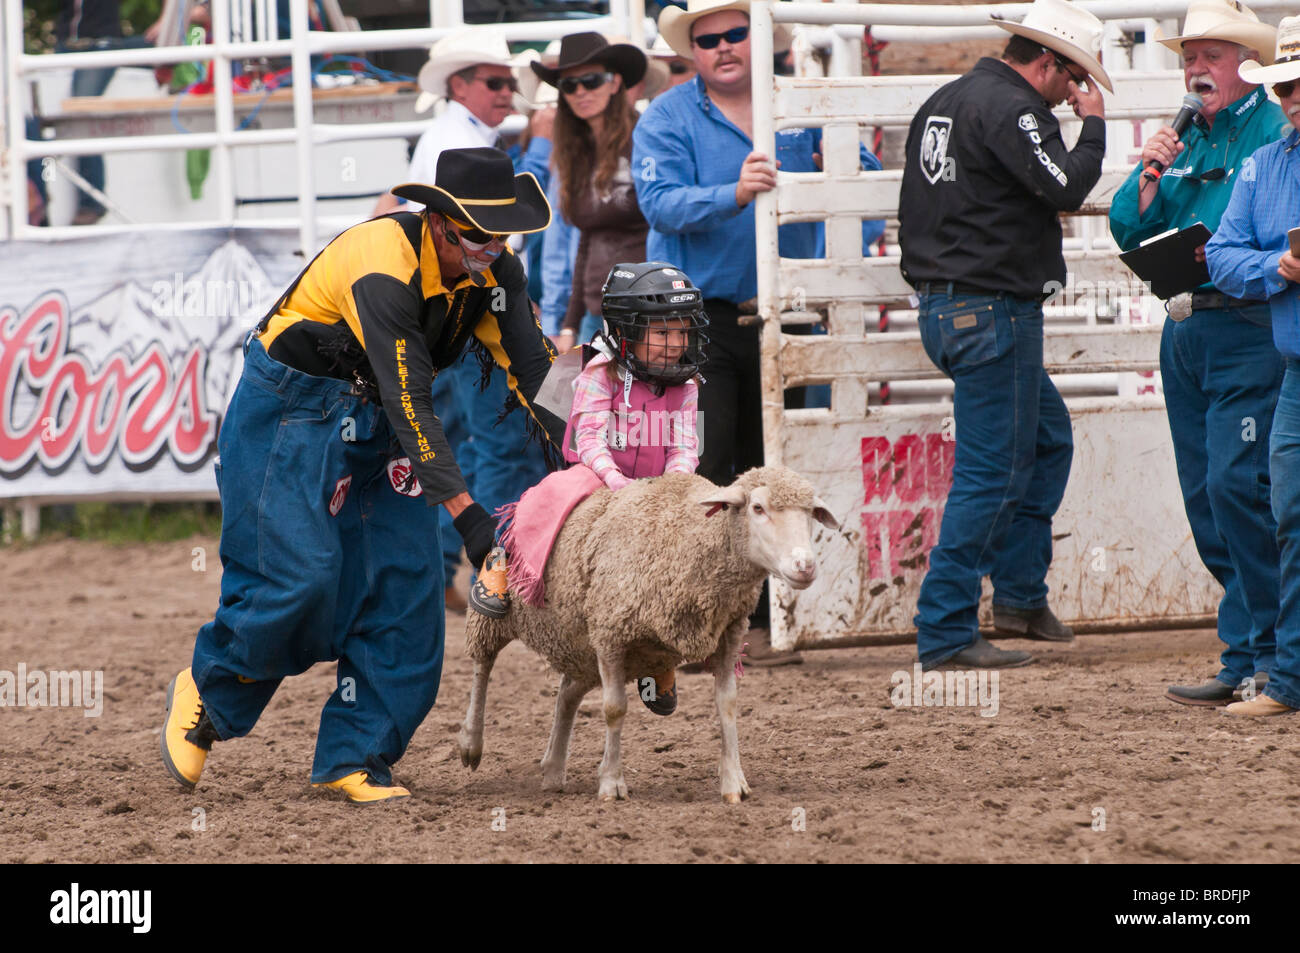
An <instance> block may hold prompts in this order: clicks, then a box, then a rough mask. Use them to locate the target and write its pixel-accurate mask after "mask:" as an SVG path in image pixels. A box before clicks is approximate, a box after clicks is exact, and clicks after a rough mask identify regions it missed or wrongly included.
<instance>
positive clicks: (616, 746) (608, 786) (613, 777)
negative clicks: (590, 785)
mask: <svg viewBox="0 0 1300 953" xmlns="http://www.w3.org/2000/svg"><path fill="white" fill-rule="evenodd" d="M598 661H599V663H600V682H601V686H602V689H603V697H604V703H605V704H604V708H605V756H604V757H603V758H601V759H600V771H599V772H598V774H597V778H598V779H599V780H600V788H599V790H598V791H597V792H596V796H597V797H599V798H600V799H601V800H602V801H613V800H620V801H621V800H624V799H625V798H626V797H627V782H625V781H624V780H623V752H622V747H621V745H622V735H623V718H624V717H625V716H626V715H627V686H626V685H625V684H624V683H623V682H624V677H623V675H624V671H623V655H622V653H618V654H614V655H611V656H608V657H606V656H605V655H599V654H598Z"/></svg>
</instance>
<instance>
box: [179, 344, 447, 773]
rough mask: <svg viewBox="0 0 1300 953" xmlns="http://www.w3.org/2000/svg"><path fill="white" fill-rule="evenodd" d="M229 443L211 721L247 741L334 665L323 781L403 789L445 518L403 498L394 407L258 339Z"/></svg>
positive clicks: (422, 687)
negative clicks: (282, 703) (395, 784)
mask: <svg viewBox="0 0 1300 953" xmlns="http://www.w3.org/2000/svg"><path fill="white" fill-rule="evenodd" d="M217 445H218V450H219V451H220V457H219V458H218V464H217V484H218V488H219V490H220V493H221V506H222V514H221V565H222V576H221V603H220V606H219V607H218V609H217V613H216V617H215V618H214V619H213V620H212V621H211V622H209V623H208V624H207V625H205V626H203V628H201V629H200V630H199V634H198V638H197V640H196V641H195V645H194V661H193V670H194V680H195V682H196V683H197V685H198V689H199V694H200V696H201V697H202V699H203V703H204V705H205V706H206V708H207V712H208V716H209V717H210V718H211V719H212V723H213V725H214V726H215V727H216V729H217V732H218V733H219V734H220V735H221V737H222V738H223V739H228V738H238V737H241V736H243V735H246V734H248V733H249V732H250V731H251V730H252V728H253V726H254V724H256V723H257V719H258V717H259V716H260V715H261V714H262V710H263V709H264V708H265V707H266V705H267V703H268V702H270V700H271V696H272V695H274V694H275V690H276V688H277V687H278V686H279V684H280V680H281V679H283V678H284V677H286V676H289V675H297V674H299V673H301V672H304V671H306V670H307V669H309V668H310V667H311V666H312V665H314V664H315V663H317V662H326V661H333V660H335V659H337V660H338V685H337V688H336V689H335V691H334V692H333V694H332V695H330V697H329V700H328V701H326V703H325V707H324V710H323V711H322V712H321V719H320V730H319V733H318V734H317V738H316V758H315V762H314V764H313V765H312V773H311V779H312V781H313V782H316V783H321V782H327V781H335V780H337V779H339V778H341V777H344V776H346V775H348V774H351V773H353V772H354V771H362V770H363V771H367V772H369V774H370V775H371V777H373V778H374V779H375V780H376V781H377V782H378V783H380V784H385V785H386V784H390V783H391V782H392V773H391V767H392V765H393V764H394V763H395V762H396V761H397V760H398V759H399V758H400V757H401V756H402V753H403V752H404V751H405V750H406V746H407V744H408V743H409V742H410V740H411V737H412V735H414V734H415V730H416V728H418V727H419V726H420V723H421V722H422V721H423V720H424V718H425V716H426V715H427V714H428V713H429V710H430V709H431V708H432V707H433V703H434V700H435V699H436V698H437V695H438V681H439V677H440V675H441V673H442V652H443V636H444V619H443V612H444V607H443V575H442V559H441V555H440V552H439V540H438V518H437V512H436V510H435V509H434V508H432V507H430V506H429V505H428V504H427V503H426V502H425V500H424V499H423V498H422V497H420V496H408V495H405V494H403V493H401V492H398V490H396V489H395V488H394V481H393V480H392V479H391V478H390V476H389V464H390V463H391V462H392V461H394V460H400V459H402V458H403V457H404V454H403V452H402V450H401V449H400V446H399V444H398V443H397V440H396V438H395V436H394V434H393V431H392V429H391V427H390V425H389V422H388V418H387V416H386V415H385V413H384V411H383V409H382V408H380V407H377V406H375V405H374V404H373V403H367V402H363V401H362V400H361V398H360V397H357V396H355V395H354V394H352V393H351V386H350V385H349V384H348V383H347V382H345V381H339V380H332V379H328V378H321V377H313V376H310V375H308V374H303V373H301V372H300V371H296V370H294V369H292V368H289V367H286V366H285V365H283V364H280V363H279V362H277V361H274V360H272V359H271V358H270V357H268V356H267V353H266V351H265V349H264V348H263V347H262V345H261V344H260V343H259V342H258V341H257V340H255V339H250V343H249V345H248V346H247V347H246V350H245V359H244V372H243V376H242V377H241V379H240V382H239V385H238V387H236V389H235V394H234V397H233V398H232V399H231V401H230V407H229V409H228V410H227V413H226V418H225V420H224V421H223V423H222V425H221V432H220V434H219V436H218V444H217ZM399 482H400V481H399Z"/></svg>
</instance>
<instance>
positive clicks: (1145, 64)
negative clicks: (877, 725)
mask: <svg viewBox="0 0 1300 953" xmlns="http://www.w3.org/2000/svg"><path fill="white" fill-rule="evenodd" d="M1079 5H1080V6H1083V7H1086V8H1088V9H1090V10H1092V11H1093V12H1094V13H1096V14H1098V15H1099V16H1101V17H1102V18H1103V19H1107V20H1110V21H1111V22H1109V23H1108V27H1107V34H1106V38H1107V43H1106V47H1107V50H1108V51H1109V55H1108V57H1107V59H1106V62H1107V66H1108V71H1109V72H1110V73H1111V76H1112V78H1113V79H1114V80H1115V94H1114V95H1113V96H1110V95H1108V96H1107V97H1106V118H1107V122H1108V143H1109V145H1110V148H1109V151H1108V155H1107V159H1106V163H1105V166H1104V174H1103V176H1102V178H1101V180H1100V182H1099V183H1098V184H1097V186H1096V188H1095V189H1094V190H1093V192H1092V193H1091V195H1090V196H1089V198H1088V200H1087V203H1086V205H1085V206H1084V208H1083V209H1082V210H1081V213H1080V215H1079V216H1075V217H1071V218H1070V219H1069V220H1068V221H1069V225H1068V226H1067V234H1068V235H1070V237H1069V238H1067V241H1066V250H1065V258H1066V264H1067V268H1068V270H1069V272H1070V276H1071V278H1070V283H1071V287H1072V288H1073V289H1075V290H1076V291H1077V290H1078V289H1088V290H1089V291H1090V292H1092V293H1093V296H1094V297H1095V296H1096V293H1097V292H1101V293H1102V294H1104V295H1106V296H1108V297H1110V298H1111V299H1112V301H1113V302H1114V303H1116V304H1117V305H1118V306H1117V307H1115V308H1114V309H1113V312H1112V316H1111V319H1110V322H1108V323H1098V320H1097V309H1095V308H1084V309H1077V308H1075V309H1064V310H1063V311H1062V310H1061V309H1058V312H1059V313H1058V317H1059V318H1061V320H1057V321H1054V322H1052V323H1051V324H1050V325H1049V327H1048V330H1047V333H1046V340H1045V348H1044V362H1045V365H1046V366H1047V369H1048V370H1049V371H1050V372H1051V373H1053V374H1054V375H1069V376H1068V377H1066V376H1062V377H1061V378H1060V380H1061V381H1062V382H1065V381H1068V380H1070V379H1071V378H1072V377H1073V378H1075V379H1080V378H1078V377H1075V375H1085V376H1087V375H1090V376H1091V377H1092V379H1094V380H1095V379H1096V376H1097V375H1110V377H1108V378H1107V380H1110V381H1117V380H1121V379H1122V378H1131V376H1132V375H1130V374H1127V373H1126V372H1146V373H1148V374H1149V372H1151V371H1153V370H1155V369H1157V368H1158V361H1159V359H1158V353H1159V351H1158V344H1159V335H1160V330H1161V327H1160V324H1159V323H1150V324H1148V323H1145V321H1144V316H1145V315H1144V312H1146V311H1147V310H1153V311H1154V310H1155V309H1149V307H1147V306H1149V305H1150V304H1152V303H1154V302H1153V299H1149V298H1148V299H1147V301H1146V302H1142V301H1139V300H1138V299H1139V298H1140V297H1141V286H1140V284H1139V283H1137V282H1136V279H1134V277H1133V276H1132V275H1131V274H1130V273H1129V272H1128V270H1127V269H1126V268H1125V267H1124V266H1123V264H1122V263H1121V262H1120V261H1119V260H1118V257H1117V252H1118V249H1117V248H1116V247H1115V245H1114V243H1113V241H1112V240H1111V238H1110V236H1109V231H1108V229H1107V226H1106V221H1105V218H1104V216H1105V213H1106V212H1107V210H1108V209H1109V206H1110V199H1111V197H1112V196H1113V194H1114V193H1115V191H1116V190H1117V189H1118V187H1119V185H1120V184H1121V183H1122V181H1123V179H1124V177H1125V176H1126V175H1127V174H1128V172H1129V171H1130V169H1131V168H1132V164H1133V162H1134V161H1135V159H1136V151H1137V148H1136V147H1135V143H1137V142H1140V141H1142V139H1143V138H1144V136H1143V135H1142V133H1141V128H1140V123H1141V122H1143V121H1148V120H1149V121H1154V122H1153V125H1152V126H1150V127H1148V128H1147V130H1146V132H1148V133H1149V132H1152V131H1154V125H1155V124H1159V123H1160V122H1164V121H1167V118H1168V116H1169V115H1170V114H1171V113H1172V112H1173V111H1174V110H1175V109H1176V108H1177V103H1178V102H1179V101H1180V100H1181V98H1182V96H1183V94H1184V92H1185V90H1184V88H1183V79H1182V74H1181V71H1179V70H1177V69H1173V68H1170V67H1173V66H1174V64H1175V62H1176V60H1174V58H1173V55H1172V54H1171V53H1168V52H1166V51H1165V50H1164V49H1163V48H1162V47H1159V46H1157V45H1156V44H1154V43H1153V42H1151V41H1152V40H1153V39H1154V37H1153V34H1154V31H1155V29H1156V28H1157V26H1158V23H1157V21H1164V23H1163V25H1164V26H1165V27H1166V31H1167V32H1166V35H1172V31H1173V30H1175V29H1176V27H1177V20H1176V18H1181V17H1182V16H1183V15H1184V13H1185V12H1186V5H1185V3H1184V2H1182V0H1132V2H1129V0H1097V2H1088V0H1084V2H1081V3H1080V4H1079ZM1027 8H1028V5H1027V4H1019V5H1006V6H1000V7H991V6H988V7H985V6H961V7H956V6H943V5H925V6H921V5H904V4H900V5H893V4H890V5H878V4H877V5H873V4H863V5H854V4H843V3H833V4H804V3H772V2H771V0H755V2H754V4H753V7H752V11H751V36H752V37H753V46H752V61H753V64H754V77H753V81H754V147H755V149H757V150H759V151H761V152H767V153H768V154H774V151H773V150H774V144H775V134H776V132H777V130H779V129H782V128H787V127H794V126H799V127H820V128H821V129H822V130H823V152H822V154H823V157H824V159H823V161H824V169H823V171H822V172H820V173H803V174H788V173H778V176H777V179H778V187H777V189H776V190H775V191H773V192H770V193H766V194H764V195H762V196H760V197H759V199H758V203H757V209H756V211H757V226H756V229H757V245H758V315H759V320H760V321H761V322H762V340H763V350H762V361H763V424H764V441H765V450H766V454H767V459H768V460H769V461H782V462H785V463H787V464H788V465H791V466H793V467H795V468H796V469H798V470H800V471H802V472H805V473H807V474H809V475H810V476H811V477H812V478H813V480H814V482H815V483H816V484H817V486H818V488H819V491H820V492H821V493H822V495H823V497H824V498H825V499H826V500H827V501H828V502H830V503H831V506H832V509H834V510H835V511H836V513H837V515H839V516H840V517H841V518H842V519H843V520H844V524H845V526H844V531H843V532H842V533H839V534H836V533H831V532H829V531H821V533H820V537H821V538H820V542H819V553H820V555H821V557H822V562H823V566H822V570H821V572H820V575H819V578H818V581H817V582H816V583H815V584H814V586H813V587H812V588H811V589H809V590H808V591H807V592H805V593H802V594H798V595H796V594H795V593H792V592H790V591H788V590H784V589H783V588H782V587H780V586H778V587H776V589H775V590H774V595H775V600H776V601H775V603H774V607H773V612H772V618H773V633H772V634H773V641H774V643H775V644H777V645H781V646H785V647H791V646H795V645H810V644H824V643H827V642H842V643H855V642H863V641H872V640H875V639H879V638H882V637H883V638H890V637H905V636H907V635H908V634H910V633H911V632H912V631H914V629H913V625H912V620H911V616H912V613H913V612H914V611H915V605H916V594H917V591H918V590H919V586H920V581H921V578H922V577H923V576H924V572H925V567H926V564H927V556H928V553H929V550H930V548H931V547H932V546H933V545H934V543H935V542H936V541H937V537H938V528H939V523H940V520H941V518H942V509H943V504H944V501H945V499H946V496H947V490H948V485H949V484H950V482H951V471H952V461H953V442H952V436H953V435H952V427H953V422H952V417H951V406H950V404H947V403H942V402H938V403H936V402H934V400H935V398H942V397H944V396H945V395H946V394H950V392H951V390H950V385H946V382H944V381H943V380H942V376H941V375H940V373H939V372H938V371H937V370H936V369H935V368H934V366H933V365H932V363H931V362H930V360H929V359H928V357H927V356H926V355H925V353H924V350H923V349H922V347H921V342H920V335H919V333H918V332H917V331H916V330H915V315H914V312H911V311H909V310H908V306H907V304H902V306H901V311H900V316H901V317H902V318H903V320H901V321H896V322H894V324H893V327H894V328H895V329H892V330H891V331H890V332H889V333H868V332H869V327H873V326H874V321H870V320H868V315H869V314H871V313H874V311H875V306H876V305H879V304H883V303H894V304H898V303H900V302H906V301H907V300H908V298H909V296H910V294H911V290H912V289H911V288H910V287H909V286H908V285H907V284H906V282H905V281H904V280H903V278H902V275H901V274H900V272H899V268H898V257H897V249H896V248H894V249H890V252H891V254H888V255H886V256H884V257H878V258H871V259H866V260H864V259H863V258H862V255H861V245H860V241H861V239H860V225H861V221H862V220H863V219H879V218H895V217H896V215H897V208H898V192H899V185H900V181H901V178H902V173H901V171H900V170H897V169H894V170H888V169H887V170H886V171H882V172H874V173H873V172H863V171H861V170H860V168H859V165H858V152H857V149H858V143H859V141H861V140H862V139H863V137H864V130H866V129H868V128H870V127H874V126H881V127H886V128H895V129H897V128H905V127H906V126H907V125H908V124H910V122H911V120H912V118H913V116H914V115H915V113H916V111H917V109H918V108H919V107H920V106H921V105H922V103H923V102H924V101H925V99H926V98H928V97H929V95H930V94H931V93H933V92H934V90H935V89H937V88H938V87H939V86H940V85H942V84H943V83H945V82H948V81H949V80H951V79H952V78H953V77H951V76H877V77H843V76H836V77H832V78H824V79H823V78H785V77H776V76H773V74H772V71H771V69H770V68H769V66H768V64H770V63H771V52H772V46H771V44H772V39H771V38H772V27H773V23H774V22H781V23H815V24H821V25H823V26H827V27H830V28H832V29H833V30H834V31H836V33H837V35H840V36H843V35H857V36H860V35H861V32H860V31H861V29H862V28H863V27H864V26H866V25H870V26H871V27H872V33H873V35H874V36H875V37H877V38H890V39H903V40H906V39H911V40H920V39H922V38H926V39H933V40H939V39H942V40H943V41H947V40H951V39H958V38H961V39H968V38H970V36H971V33H970V32H965V30H967V29H969V28H976V29H977V30H978V32H977V33H976V35H977V36H987V37H989V38H998V39H1004V38H1006V37H1007V34H1006V33H1005V32H1004V31H1002V30H999V29H997V28H996V27H990V26H989V25H988V22H987V16H988V14H989V13H990V12H991V11H992V10H994V9H998V10H1000V11H1002V12H1003V13H1004V14H1007V15H1011V16H1018V15H1019V14H1021V13H1023V12H1024V11H1025V10H1026V9H1027ZM1254 8H1255V9H1256V10H1260V9H1273V8H1276V9H1285V7H1284V6H1283V5H1281V4H1269V3H1257V4H1255V5H1254ZM847 24H851V25H852V26H846V25H847ZM891 27H895V28H896V29H891ZM956 28H963V31H958V32H954V30H955V29H956ZM1126 30H1127V31H1129V32H1130V35H1131V32H1132V31H1134V30H1141V31H1143V32H1144V33H1145V37H1146V40H1147V42H1146V44H1145V47H1141V48H1139V49H1138V50H1137V51H1136V54H1135V57H1134V64H1133V65H1134V66H1135V67H1136V69H1133V68H1130V67H1129V66H1128V65H1127V64H1124V63H1122V62H1120V60H1121V59H1122V58H1127V56H1128V53H1129V49H1130V48H1131V43H1126V42H1125V39H1126V38H1125V36H1124V32H1125V31H1126ZM1153 68H1154V69H1153ZM1060 115H1061V118H1062V120H1063V126H1064V127H1065V129H1066V135H1067V140H1068V139H1069V138H1070V130H1071V128H1077V122H1076V121H1075V120H1074V117H1073V115H1072V113H1070V112H1069V110H1068V109H1067V110H1063V111H1061V113H1060ZM808 220H824V221H825V222H826V249H827V250H826V257H825V259H823V260H816V261H805V260H787V259H782V258H780V257H779V255H778V252H777V228H778V226H779V225H780V224H783V223H786V222H794V221H808ZM1033 253H1034V252H1033V250H1032V249H1026V254H1027V255H1030V254H1033ZM1144 305H1146V306H1144ZM1157 307H1158V305H1157ZM1080 311H1083V312H1084V316H1083V317H1082V319H1080V318H1079V316H1078V315H1079V312H1080ZM1159 314H1160V316H1161V317H1163V310H1162V309H1160V311H1159ZM822 318H824V319H825V322H826V326H827V328H828V331H829V334H827V335H824V336H807V335H798V336H796V335H791V334H787V333H785V332H784V330H783V326H784V325H790V324H801V323H808V322H809V321H813V320H818V319H822ZM900 327H901V328H902V330H897V328H900ZM1117 375H1118V376H1117ZM882 381H887V382H900V381H925V382H926V384H927V387H926V388H923V389H921V390H920V391H914V392H913V396H914V397H916V398H918V399H922V400H928V401H929V402H926V403H916V404H907V405H902V406H882V405H879V404H877V403H874V397H873V395H875V394H876V393H878V390H877V384H878V382H882ZM821 383H829V384H830V385H831V391H832V399H831V407H830V408H829V409H817V410H786V409H785V408H784V400H783V397H784V392H785V390H786V389H787V388H791V387H796V386H800V385H805V384H821ZM1061 389H1062V390H1063V391H1064V392H1066V393H1067V395H1068V394H1069V393H1070V392H1071V389H1070V388H1069V387H1067V386H1062V387H1061ZM1116 389H1118V390H1119V393H1120V394H1125V393H1126V391H1125V389H1124V388H1122V387H1118V388H1113V389H1112V390H1111V393H1112V394H1115V393H1116ZM1143 389H1144V390H1148V391H1153V390H1154V388H1151V387H1146V388H1143ZM1137 390H1138V389H1137V388H1135V387H1129V388H1127V395H1126V396H1118V395H1117V396H1111V397H1089V398H1084V399H1076V400H1071V401H1069V406H1070V409H1071V415H1072V418H1073V423H1074V431H1075V442H1076V452H1075V463H1074V471H1073V474H1072V478H1071V483H1070V487H1069V490H1068V491H1067V496H1066V499H1065V502H1064V504H1063V506H1062V509H1061V512H1060V513H1059V514H1058V516H1057V519H1056V521H1055V523H1054V530H1055V532H1056V534H1057V542H1056V546H1055V561H1054V563H1053V567H1052V571H1051V574H1050V575H1049V578H1048V582H1049V585H1050V586H1051V589H1052V593H1053V595H1052V599H1053V605H1054V606H1055V608H1056V610H1057V613H1058V614H1059V615H1060V616H1061V617H1062V618H1065V619H1067V620H1070V621H1072V622H1074V623H1075V624H1076V625H1077V626H1081V627H1085V628H1086V627H1089V626H1092V627H1108V626H1119V627H1127V628H1134V627H1141V626H1145V625H1177V624H1191V623H1204V622H1206V621H1209V620H1212V619H1213V617H1214V612H1215V606H1216V605H1217V601H1218V599H1219V597H1220V595H1221V590H1220V589H1219V588H1218V586H1217V584H1216V583H1215V582H1214V581H1213V579H1212V578H1211V577H1210V576H1209V574H1208V573H1207V572H1206V571H1205V570H1204V568H1203V567H1202V565H1201V563H1200V560H1199V559H1198V558H1197V555H1196V552H1195V548H1194V546H1193V543H1192V540H1191V536H1190V531H1189V529H1188V526H1187V522H1186V518H1185V516H1184V513H1183V508H1182V499H1181V495H1180V493H1179V490H1178V484H1177V478H1176V474H1175V471H1174V465H1173V454H1172V448H1171V445H1170V442H1169V437H1168V432H1167V424H1166V421H1165V415H1164V408H1163V401H1162V400H1161V398H1160V397H1159V396H1158V395H1157V394H1155V393H1148V394H1142V395H1139V396H1133V395H1134V394H1136V393H1137ZM927 392H928V394H929V396H928V397H927V396H926V393H927ZM990 594H991V592H990V591H989V590H988V588H987V587H986V592H985V598H984V606H983V617H984V619H985V621H987V618H988V614H989V605H988V601H989V596H990Z"/></svg>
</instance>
